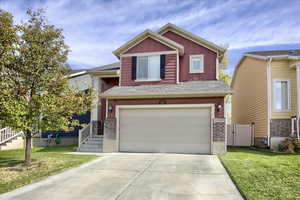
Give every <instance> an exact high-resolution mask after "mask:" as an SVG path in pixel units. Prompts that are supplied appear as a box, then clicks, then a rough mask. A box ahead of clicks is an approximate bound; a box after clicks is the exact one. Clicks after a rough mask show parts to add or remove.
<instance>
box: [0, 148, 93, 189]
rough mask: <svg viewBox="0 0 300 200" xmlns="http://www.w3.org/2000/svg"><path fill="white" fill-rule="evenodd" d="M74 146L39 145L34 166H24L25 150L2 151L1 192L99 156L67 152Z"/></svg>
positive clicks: (0, 154) (33, 156) (34, 156)
mask: <svg viewBox="0 0 300 200" xmlns="http://www.w3.org/2000/svg"><path fill="white" fill-rule="evenodd" d="M73 148H74V146H67V147H43V148H42V147H38V148H34V149H33V152H32V159H33V162H32V167H30V168H29V169H27V168H25V167H24V166H23V159H24V150H21V149H20V150H8V151H0V180H1V182H0V193H4V192H7V191H10V190H13V189H15V188H18V187H21V186H23V185H26V184H29V183H33V182H35V181H37V180H40V179H42V178H44V177H46V176H49V175H51V174H54V173H57V172H60V171H62V170H64V169H67V168H71V167H74V166H78V165H80V164H82V163H85V162H88V161H90V160H93V159H95V158H97V156H94V155H71V154H67V155H66V154H65V153H67V152H71V151H73Z"/></svg>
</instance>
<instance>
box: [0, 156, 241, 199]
mask: <svg viewBox="0 0 300 200" xmlns="http://www.w3.org/2000/svg"><path fill="white" fill-rule="evenodd" d="M0 199H6V200H9V199H18V200H21V199H22V200H25V199H26V200H40V199H43V200H60V199H61V200H76V199H84V200H94V199H95V200H102V199H105V200H106V199H120V200H121V199H128V200H135V199H137V200H144V199H145V200H146V199H151V200H165V199H169V200H173V199H176V200H178V199H184V200H194V199H205V200H210V199H218V200H220V199H230V200H237V199H243V198H242V197H241V195H240V194H239V192H238V190H237V189H236V187H235V185H234V184H233V183H232V181H231V179H230V178H229V176H228V175H227V173H226V171H225V169H224V168H223V166H222V164H221V163H220V161H219V160H218V158H217V157H216V156H211V155H184V154H128V153H115V154H106V155H105V156H104V157H103V158H100V159H98V160H95V161H92V162H90V163H87V164H85V165H83V166H80V167H78V168H75V169H72V170H68V171H66V172H64V173H61V174H57V175H54V176H51V177H49V178H47V179H45V180H43V181H40V182H38V183H35V184H31V185H28V186H25V187H22V188H19V189H17V190H14V191H12V192H9V193H6V194H4V195H1V196H0Z"/></svg>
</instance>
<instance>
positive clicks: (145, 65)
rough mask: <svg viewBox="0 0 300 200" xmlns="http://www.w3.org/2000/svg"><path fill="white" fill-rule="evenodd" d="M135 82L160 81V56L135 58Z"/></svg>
mask: <svg viewBox="0 0 300 200" xmlns="http://www.w3.org/2000/svg"><path fill="white" fill-rule="evenodd" d="M136 61H137V62H136V80H137V81H139V80H140V81H145V80H146V81H147V80H149V81H151V80H160V56H159V55H155V56H138V57H137V58H136Z"/></svg>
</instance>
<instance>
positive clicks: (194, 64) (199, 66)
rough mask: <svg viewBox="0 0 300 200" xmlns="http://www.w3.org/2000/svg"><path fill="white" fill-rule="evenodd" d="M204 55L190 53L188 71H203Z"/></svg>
mask: <svg viewBox="0 0 300 200" xmlns="http://www.w3.org/2000/svg"><path fill="white" fill-rule="evenodd" d="M203 63H204V56H203V55H191V56H190V73H203V72H204V69H203V68H204V64H203Z"/></svg>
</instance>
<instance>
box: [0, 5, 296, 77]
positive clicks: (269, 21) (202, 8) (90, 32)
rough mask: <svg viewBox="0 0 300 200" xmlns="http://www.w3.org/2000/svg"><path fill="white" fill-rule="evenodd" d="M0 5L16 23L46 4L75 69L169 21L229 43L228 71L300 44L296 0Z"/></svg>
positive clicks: (108, 59) (110, 58) (106, 58)
mask: <svg viewBox="0 0 300 200" xmlns="http://www.w3.org/2000/svg"><path fill="white" fill-rule="evenodd" d="M0 8H1V9H4V10H6V11H9V12H11V13H12V14H13V15H14V19H15V22H16V23H19V22H20V21H21V20H26V14H25V12H26V10H27V9H28V8H32V9H38V8H43V9H45V10H46V17H47V19H48V21H49V23H51V24H53V25H55V26H56V27H57V28H62V29H63V34H64V36H65V42H66V44H67V45H69V46H70V49H71V53H70V54H69V57H68V63H69V64H70V65H71V66H72V68H74V69H81V68H92V67H96V66H101V65H104V64H110V63H112V62H116V61H118V60H117V58H116V57H115V56H114V55H113V54H112V51H113V50H115V49H117V48H118V47H119V46H121V45H122V44H124V43H125V42H127V41H128V40H130V39H131V38H133V37H134V36H135V35H137V34H139V33H140V32H142V31H144V30H145V29H151V30H153V31H156V30H158V29H159V28H160V27H161V26H163V25H164V24H166V23H169V22H170V23H173V24H175V25H177V26H179V27H181V28H184V29H186V30H188V31H190V32H192V33H194V34H197V35H199V36H201V37H203V38H205V39H207V40H209V41H211V42H214V43H215V44H218V45H223V46H224V45H225V46H228V52H227V53H228V57H229V61H230V64H229V69H228V70H227V73H229V74H231V73H232V72H233V70H234V67H235V65H236V64H237V62H238V61H239V59H240V58H241V56H242V54H243V53H244V52H247V51H259V50H275V49H300V0H259V1H258V0H0Z"/></svg>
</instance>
